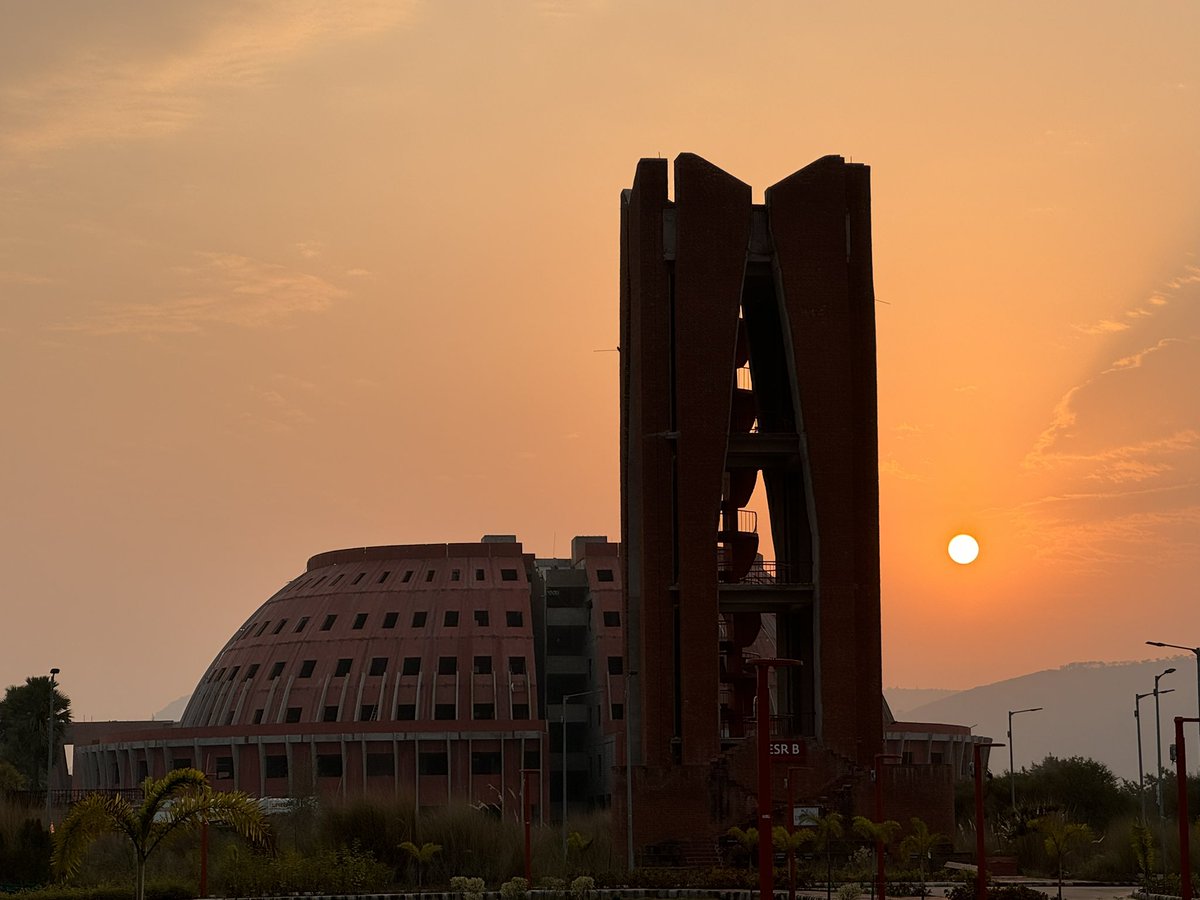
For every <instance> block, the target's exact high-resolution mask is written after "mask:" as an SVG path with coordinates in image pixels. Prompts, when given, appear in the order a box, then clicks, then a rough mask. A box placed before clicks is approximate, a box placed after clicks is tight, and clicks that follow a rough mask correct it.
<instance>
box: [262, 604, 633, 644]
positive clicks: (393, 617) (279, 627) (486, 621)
mask: <svg viewBox="0 0 1200 900" xmlns="http://www.w3.org/2000/svg"><path fill="white" fill-rule="evenodd" d="M604 615H605V622H604V624H606V625H607V624H609V623H608V619H607V617H608V615H609V614H608V613H605V614H604ZM613 615H617V624H620V615H619V614H617V613H614V614H613ZM369 617H370V616H369V614H368V613H364V612H360V613H358V614H357V615H355V617H354V623H353V624H352V625H351V626H350V627H351V630H353V631H362V630H363V629H364V628H366V627H367V619H368V618H369ZM310 620H311V617H309V616H301V617H300V618H299V619H297V620H296V625H295V627H294V628H292V634H299V633H300V632H302V631H303V630H304V629H305V628H307V627H308V623H309V621H310ZM337 620H338V616H337V613H329V614H328V615H326V616H325V619H324V620H323V621H322V622H321V631H332V630H333V626H334V624H335V623H336V622H337ZM458 620H459V611H458V610H457V609H448V610H446V611H445V612H444V613H443V614H442V626H443V627H445V628H457V627H458ZM399 621H400V613H398V612H388V613H384V615H383V623H382V626H381V627H382V628H383V629H384V630H388V631H390V630H391V629H393V628H395V627H396V624H397V623H398V622H399ZM428 621H429V612H428V610H423V609H419V610H415V611H414V612H413V614H412V627H413V628H424V627H425V625H426V623H427V622H428ZM287 623H288V620H287V619H280V620H279V621H278V622H276V623H275V627H274V628H272V629H271V634H279V633H280V632H281V631H283V629H284V628H285V627H286V626H287ZM475 624H476V625H479V626H481V627H487V626H488V625H490V624H491V616H490V615H489V612H488V610H486V609H477V610H475ZM504 624H505V625H506V626H508V627H509V628H521V627H522V626H524V624H525V614H524V613H523V612H521V610H519V609H510V610H508V611H506V612H505V613H504ZM270 626H271V622H270V621H269V620H267V621H264V622H260V623H259V625H258V628H255V627H254V626H253V625H250V626H248V627H247V628H246V631H245V636H249V637H256V638H257V637H262V636H263V635H264V634H265V633H266V631H267V629H268V628H270Z"/></svg>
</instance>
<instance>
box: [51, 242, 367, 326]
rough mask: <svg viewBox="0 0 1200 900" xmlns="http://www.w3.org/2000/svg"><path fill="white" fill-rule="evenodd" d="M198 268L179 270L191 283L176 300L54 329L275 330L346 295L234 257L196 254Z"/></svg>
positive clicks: (117, 309)
mask: <svg viewBox="0 0 1200 900" xmlns="http://www.w3.org/2000/svg"><path fill="white" fill-rule="evenodd" d="M199 255H200V257H201V259H202V261H203V265H201V266H199V267H197V268H195V269H182V270H180V274H182V275H183V276H184V277H185V278H186V279H187V280H188V281H189V282H191V284H190V285H189V287H188V288H185V289H184V290H183V291H182V292H181V293H182V295H181V296H178V297H173V298H169V299H164V300H161V301H158V302H152V303H127V304H118V305H114V306H111V307H109V308H107V309H105V310H103V311H102V312H99V313H97V314H96V315H94V316H92V317H90V318H86V319H83V320H82V321H78V322H68V323H62V324H60V325H59V326H58V328H59V330H63V331H76V332H83V333H86V334H94V335H117V334H132V335H142V336H153V335H167V334H194V333H198V332H203V331H205V330H206V329H207V328H209V327H211V326H215V325H225V326H236V327H240V328H263V327H267V326H277V325H280V324H282V323H283V322H285V321H286V320H287V319H289V318H291V317H292V316H295V315H298V314H301V313H317V312H321V311H323V310H325V309H328V308H329V306H330V305H331V304H332V303H334V301H336V300H339V299H341V298H343V297H345V296H347V294H346V291H344V290H343V289H342V288H339V287H337V286H336V285H333V284H331V283H329V282H328V281H326V280H325V279H323V278H320V277H319V276H317V275H311V274H308V273H305V272H296V271H293V270H291V269H288V268H286V267H284V266H281V265H276V264H272V263H264V262H261V261H259V260H255V259H251V258H249V257H245V256H238V255H235V254H229V253H225V254H218V253H206V254H199Z"/></svg>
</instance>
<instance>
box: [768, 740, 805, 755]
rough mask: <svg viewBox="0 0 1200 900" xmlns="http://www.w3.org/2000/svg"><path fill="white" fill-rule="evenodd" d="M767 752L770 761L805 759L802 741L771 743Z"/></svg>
mask: <svg viewBox="0 0 1200 900" xmlns="http://www.w3.org/2000/svg"><path fill="white" fill-rule="evenodd" d="M767 751H768V752H769V753H770V754H771V759H789V760H802V759H804V757H805V746H804V741H771V742H770V744H768V745H767Z"/></svg>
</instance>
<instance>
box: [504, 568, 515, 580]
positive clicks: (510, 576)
mask: <svg viewBox="0 0 1200 900" xmlns="http://www.w3.org/2000/svg"><path fill="white" fill-rule="evenodd" d="M500 580H501V581H516V580H517V570H516V569H501V570H500Z"/></svg>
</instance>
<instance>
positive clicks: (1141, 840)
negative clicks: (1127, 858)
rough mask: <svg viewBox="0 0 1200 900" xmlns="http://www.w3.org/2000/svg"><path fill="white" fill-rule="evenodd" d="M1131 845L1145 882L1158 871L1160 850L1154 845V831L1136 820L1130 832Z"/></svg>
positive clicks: (1139, 871)
mask: <svg viewBox="0 0 1200 900" xmlns="http://www.w3.org/2000/svg"><path fill="white" fill-rule="evenodd" d="M1129 845H1130V847H1131V848H1132V849H1133V858H1134V860H1135V861H1136V862H1137V867H1138V874H1139V875H1140V876H1141V877H1142V882H1143V883H1145V882H1146V881H1148V880H1149V879H1150V878H1152V877H1154V873H1155V872H1156V871H1158V851H1157V850H1156V849H1155V846H1154V832H1153V831H1152V830H1151V829H1150V828H1147V827H1146V825H1145V824H1144V823H1142V822H1134V823H1133V828H1132V829H1131V830H1130V833H1129Z"/></svg>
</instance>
